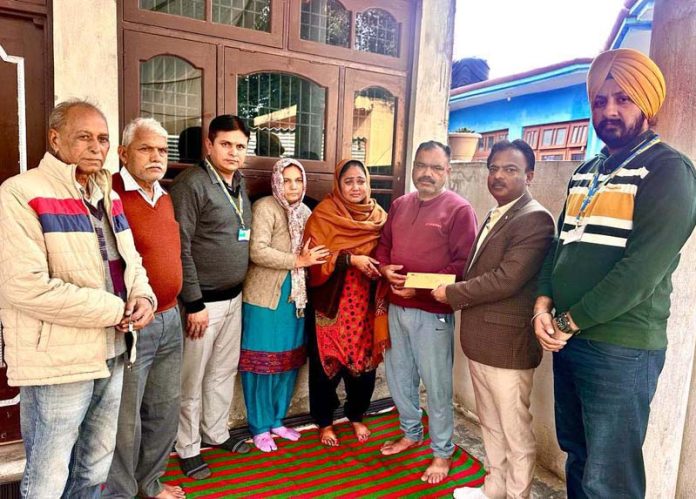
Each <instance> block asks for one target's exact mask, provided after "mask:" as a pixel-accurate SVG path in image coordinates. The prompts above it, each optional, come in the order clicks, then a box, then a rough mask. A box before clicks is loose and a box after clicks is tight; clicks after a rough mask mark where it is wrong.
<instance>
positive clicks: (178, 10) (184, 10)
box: [140, 0, 205, 159]
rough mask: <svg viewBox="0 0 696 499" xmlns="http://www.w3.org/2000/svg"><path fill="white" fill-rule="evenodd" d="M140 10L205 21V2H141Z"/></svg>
mask: <svg viewBox="0 0 696 499" xmlns="http://www.w3.org/2000/svg"><path fill="white" fill-rule="evenodd" d="M140 8H141V9H143V10H153V11H155V12H162V13H164V14H172V15H175V16H182V17H190V18H192V19H205V0H140ZM170 159H171V158H170Z"/></svg>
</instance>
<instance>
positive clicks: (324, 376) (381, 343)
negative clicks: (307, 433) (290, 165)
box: [304, 160, 388, 447]
mask: <svg viewBox="0 0 696 499" xmlns="http://www.w3.org/2000/svg"><path fill="white" fill-rule="evenodd" d="M386 220H387V214H386V212H385V211H384V210H383V209H382V208H381V207H380V206H379V205H378V204H377V202H376V201H375V200H374V199H371V198H370V175H369V173H368V171H367V169H366V168H365V166H364V165H363V164H362V163H361V162H360V161H356V160H344V161H341V162H340V163H339V164H338V165H337V166H336V171H335V174H334V182H333V190H332V192H331V193H330V194H328V195H327V196H326V198H325V199H324V200H323V201H322V202H321V203H319V204H318V205H317V207H316V208H315V210H314V211H313V212H312V215H311V216H310V217H309V220H308V221H307V225H306V227H305V233H304V239H305V241H310V245H311V246H314V245H324V246H326V248H328V250H329V251H330V252H331V255H330V257H329V259H328V260H327V262H326V263H324V264H323V265H315V266H314V267H310V268H309V292H310V299H311V302H312V304H313V307H314V310H315V319H316V338H315V339H314V340H312V339H310V345H309V408H310V413H311V415H312V417H313V418H314V420H315V422H316V423H317V425H318V426H319V428H320V439H321V442H322V443H323V444H324V445H327V446H330V447H335V446H337V445H339V440H338V436H337V435H336V432H335V431H334V428H333V414H334V411H335V410H336V409H337V408H338V406H339V405H340V404H339V400H338V396H337V395H336V388H337V387H338V384H339V383H340V381H341V379H342V380H343V382H344V385H345V389H346V402H345V406H344V412H345V415H346V417H347V418H348V420H349V421H350V422H351V424H352V426H353V431H354V432H355V435H356V437H357V439H358V441H360V442H364V441H366V440H367V439H368V438H369V436H370V430H369V429H368V428H367V426H365V425H364V424H363V423H362V418H363V415H364V414H365V411H366V410H367V408H368V407H369V405H370V399H371V398H372V392H373V391H374V387H375V370H376V369H377V366H378V365H379V363H380V362H381V361H382V354H383V351H384V348H385V346H386V342H387V339H388V338H387V334H386V315H385V311H386V307H385V306H384V305H383V304H382V303H381V302H380V305H381V306H380V305H378V304H377V300H376V299H375V296H376V295H377V294H379V295H380V296H381V295H383V294H386V293H379V292H377V288H380V291H381V288H382V286H378V283H379V282H380V281H379V279H380V274H379V271H378V267H379V262H378V261H377V260H375V259H374V258H372V255H373V254H374V251H375V249H376V247H377V242H378V240H379V236H380V232H381V230H382V227H383V226H384V223H385V222H386ZM385 289H386V287H385ZM376 317H377V324H378V326H377V327H375V321H376Z"/></svg>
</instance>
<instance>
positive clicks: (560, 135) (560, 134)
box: [553, 128, 568, 146]
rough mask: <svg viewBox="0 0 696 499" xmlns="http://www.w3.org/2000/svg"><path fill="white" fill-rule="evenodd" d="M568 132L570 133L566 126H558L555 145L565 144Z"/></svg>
mask: <svg viewBox="0 0 696 499" xmlns="http://www.w3.org/2000/svg"><path fill="white" fill-rule="evenodd" d="M567 133H568V129H566V128H556V140H554V142H553V143H554V145H557V146H562V145H565V142H566V135H567Z"/></svg>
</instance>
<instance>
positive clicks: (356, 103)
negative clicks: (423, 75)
mask: <svg viewBox="0 0 696 499" xmlns="http://www.w3.org/2000/svg"><path fill="white" fill-rule="evenodd" d="M345 81H346V85H345V93H344V104H343V131H342V134H341V135H342V146H341V152H342V157H343V158H354V159H359V160H360V161H362V162H363V163H365V166H367V168H368V170H369V171H370V177H371V185H372V195H373V197H374V198H376V199H377V201H379V203H380V204H381V205H382V206H383V207H384V208H385V209H388V207H389V205H390V204H391V201H392V200H393V199H395V198H396V197H398V196H400V195H402V194H403V190H404V178H403V176H404V170H405V168H404V157H405V150H404V147H405V146H404V144H405V128H406V98H405V96H406V79H405V78H403V77H399V76H392V75H385V74H379V73H372V72H369V71H361V70H356V69H351V68H348V69H346V78H345Z"/></svg>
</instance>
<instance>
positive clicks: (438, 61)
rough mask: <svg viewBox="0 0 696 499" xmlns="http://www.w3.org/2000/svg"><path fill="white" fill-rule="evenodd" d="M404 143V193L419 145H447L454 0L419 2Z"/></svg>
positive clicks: (409, 184) (426, 0) (408, 183)
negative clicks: (406, 131)
mask: <svg viewBox="0 0 696 499" xmlns="http://www.w3.org/2000/svg"><path fill="white" fill-rule="evenodd" d="M418 3H419V4H420V5H419V6H418V7H417V8H416V9H414V10H415V11H416V13H417V16H416V25H415V30H414V33H416V35H415V37H414V40H413V45H414V54H413V66H412V67H413V73H412V77H411V102H410V106H409V119H408V138H407V141H406V151H407V154H406V168H405V175H406V188H405V190H406V192H410V191H412V190H413V183H412V182H411V166H412V164H413V157H414V153H415V149H416V147H418V144H420V143H421V142H423V141H425V140H431V139H434V140H439V141H440V142H443V143H447V122H448V119H449V90H450V81H451V78H452V45H453V43H454V6H455V1H454V0H419V1H418Z"/></svg>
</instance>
